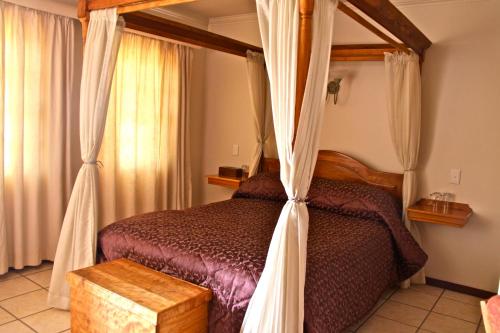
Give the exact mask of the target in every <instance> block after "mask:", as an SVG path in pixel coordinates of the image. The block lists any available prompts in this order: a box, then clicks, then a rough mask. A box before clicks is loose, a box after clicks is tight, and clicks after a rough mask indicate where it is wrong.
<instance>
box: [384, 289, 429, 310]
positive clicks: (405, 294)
mask: <svg viewBox="0 0 500 333" xmlns="http://www.w3.org/2000/svg"><path fill="white" fill-rule="evenodd" d="M438 298H439V296H436V295H429V294H426V293H421V292H419V291H415V290H412V289H400V290H398V291H397V292H395V293H394V295H392V296H391V298H390V299H391V300H393V301H396V302H400V303H404V304H407V305H413V306H416V307H419V308H422V309H425V310H430V309H431V308H432V307H433V306H434V303H436V300H437V299H438Z"/></svg>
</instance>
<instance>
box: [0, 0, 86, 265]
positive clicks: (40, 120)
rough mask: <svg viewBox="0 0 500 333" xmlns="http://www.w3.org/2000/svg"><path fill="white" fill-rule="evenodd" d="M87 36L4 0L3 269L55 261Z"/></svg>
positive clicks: (0, 104) (0, 76)
mask: <svg viewBox="0 0 500 333" xmlns="http://www.w3.org/2000/svg"><path fill="white" fill-rule="evenodd" d="M80 36H81V32H80V28H79V23H78V22H77V21H76V20H73V19H70V18H66V17H61V16H57V15H53V14H48V13H44V12H40V11H35V10H31V9H27V8H24V7H20V6H16V5H13V4H9V3H7V2H4V1H0V274H2V273H5V272H6V271H7V270H8V268H9V266H10V267H14V268H18V269H19V268H22V267H23V266H26V265H29V266H35V265H38V264H40V262H41V261H42V260H44V259H48V260H53V259H54V255H55V252H56V246H57V240H58V238H59V232H60V229H61V224H62V220H63V217H64V212H65V209H66V205H67V203H68V201H69V197H70V194H71V188H72V184H73V182H74V180H75V177H76V174H77V172H78V156H79V155H80V148H79V145H78V132H77V131H74V128H75V127H76V128H77V127H78V100H79V95H78V94H79V87H80V68H81V42H80V40H81V37H80Z"/></svg>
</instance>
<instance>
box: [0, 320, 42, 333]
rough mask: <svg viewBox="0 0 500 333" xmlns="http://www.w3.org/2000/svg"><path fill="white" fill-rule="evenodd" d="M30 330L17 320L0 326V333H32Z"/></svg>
mask: <svg viewBox="0 0 500 333" xmlns="http://www.w3.org/2000/svg"><path fill="white" fill-rule="evenodd" d="M33 332H35V331H33V330H32V329H31V328H29V327H28V326H26V325H24V324H23V323H22V322H20V321H19V320H16V321H13V322H11V323H8V324H5V325H2V326H0V333H33Z"/></svg>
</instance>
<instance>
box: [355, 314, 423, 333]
mask: <svg viewBox="0 0 500 333" xmlns="http://www.w3.org/2000/svg"><path fill="white" fill-rule="evenodd" d="M416 331H417V328H416V327H412V326H408V325H405V324H401V323H398V322H396V321H393V320H390V319H386V318H382V317H379V316H373V317H371V318H370V319H368V321H367V322H366V323H365V324H364V325H363V326H361V328H360V329H359V330H357V332H359V333H389V332H390V333H414V332H416Z"/></svg>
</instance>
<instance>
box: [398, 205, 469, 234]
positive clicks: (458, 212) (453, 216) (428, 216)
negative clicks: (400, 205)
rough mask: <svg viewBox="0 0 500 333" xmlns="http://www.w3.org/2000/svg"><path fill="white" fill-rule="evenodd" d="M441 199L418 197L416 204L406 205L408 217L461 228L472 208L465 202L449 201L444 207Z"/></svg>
mask: <svg viewBox="0 0 500 333" xmlns="http://www.w3.org/2000/svg"><path fill="white" fill-rule="evenodd" d="M444 205H445V203H444V202H443V201H435V200H430V199H420V200H419V201H418V202H417V203H416V204H414V205H413V206H411V207H408V210H407V214H408V218H409V219H410V220H412V221H416V222H426V223H434V224H444V225H449V226H452V227H457V228H462V227H463V226H464V225H465V224H466V223H467V222H468V221H469V218H470V217H471V215H472V209H471V208H470V207H469V205H467V204H463V203H458V202H449V203H448V209H447V210H446V211H445V209H444Z"/></svg>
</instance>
